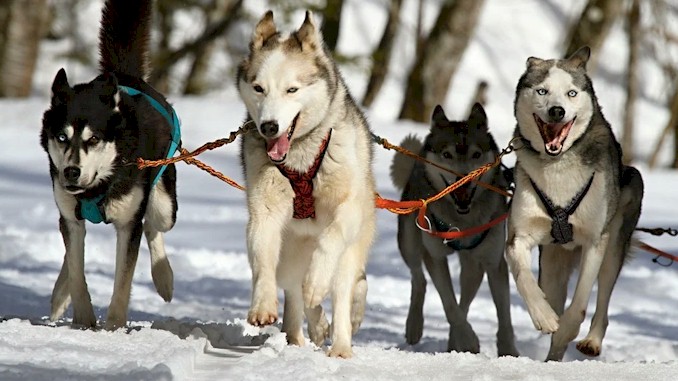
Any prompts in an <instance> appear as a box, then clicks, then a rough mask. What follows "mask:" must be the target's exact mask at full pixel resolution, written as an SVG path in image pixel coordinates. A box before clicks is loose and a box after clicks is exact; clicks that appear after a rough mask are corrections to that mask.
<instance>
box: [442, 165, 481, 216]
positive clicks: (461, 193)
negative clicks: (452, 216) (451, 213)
mask: <svg viewBox="0 0 678 381" xmlns="http://www.w3.org/2000/svg"><path fill="white" fill-rule="evenodd" d="M440 177H442V179H443V182H444V183H445V185H446V186H448V187H449V186H450V185H451V184H450V182H449V181H447V179H446V178H445V176H443V175H442V174H441V175H440ZM459 180H461V177H457V180H456V181H459ZM475 192H476V187H475V185H474V184H471V182H467V183H466V184H464V185H462V186H460V187H459V188H457V189H455V190H453V191H452V194H451V195H452V199H453V200H454V203H455V204H456V205H457V213H459V214H468V212H470V211H471V201H473V196H474V194H475Z"/></svg>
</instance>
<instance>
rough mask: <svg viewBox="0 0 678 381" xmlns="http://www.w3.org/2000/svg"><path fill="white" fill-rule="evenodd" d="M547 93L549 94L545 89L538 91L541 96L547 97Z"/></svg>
mask: <svg viewBox="0 0 678 381" xmlns="http://www.w3.org/2000/svg"><path fill="white" fill-rule="evenodd" d="M546 93H548V91H546V89H544V88H541V89H537V94H539V95H546Z"/></svg>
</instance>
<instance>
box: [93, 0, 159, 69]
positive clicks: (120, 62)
mask: <svg viewBox="0 0 678 381" xmlns="http://www.w3.org/2000/svg"><path fill="white" fill-rule="evenodd" d="M152 15H153V0H133V1H129V0H106V2H105V4H104V8H103V11H102V14H101V29H100V30H99V54H100V61H99V68H100V69H101V72H102V73H106V72H111V73H120V74H125V75H129V76H132V77H135V78H141V79H145V78H146V75H147V74H148V73H147V70H148V50H149V43H150V33H151V19H152Z"/></svg>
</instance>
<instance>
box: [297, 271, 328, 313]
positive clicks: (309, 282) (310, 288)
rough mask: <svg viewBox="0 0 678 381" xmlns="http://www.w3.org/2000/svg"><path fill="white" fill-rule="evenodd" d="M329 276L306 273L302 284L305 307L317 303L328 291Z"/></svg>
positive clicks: (313, 305) (311, 306) (310, 306)
mask: <svg viewBox="0 0 678 381" xmlns="http://www.w3.org/2000/svg"><path fill="white" fill-rule="evenodd" d="M330 281H331V278H330V277H328V276H326V275H325V276H314V275H313V274H308V275H306V279H305V280H304V283H303V285H302V291H303V294H304V305H305V307H306V308H314V307H315V306H317V305H319V304H320V303H321V302H322V301H323V299H325V297H326V296H327V294H328V293H329V292H330Z"/></svg>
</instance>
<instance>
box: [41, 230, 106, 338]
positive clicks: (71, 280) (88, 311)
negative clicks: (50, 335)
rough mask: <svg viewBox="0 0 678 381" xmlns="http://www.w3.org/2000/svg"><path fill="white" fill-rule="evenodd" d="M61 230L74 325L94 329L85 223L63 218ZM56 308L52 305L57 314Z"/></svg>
mask: <svg viewBox="0 0 678 381" xmlns="http://www.w3.org/2000/svg"><path fill="white" fill-rule="evenodd" d="M59 229H60V230H61V235H62V236H63V240H64V244H65V246H66V256H65V258H64V260H65V262H66V264H67V270H66V272H65V274H64V275H68V289H69V292H70V295H71V299H72V301H73V325H74V326H79V327H85V328H94V326H95V325H96V322H97V319H96V317H95V316H94V310H93V309H92V301H91V299H90V295H89V291H88V290H87V282H86V280H85V222H84V221H78V220H67V219H65V218H63V217H61V218H60V219H59ZM62 272H63V271H62ZM60 275H61V274H60ZM58 288H60V285H59V279H58V278H57V284H55V291H57V289H58ZM55 307H56V309H58V307H59V306H58V305H52V311H53V312H55Z"/></svg>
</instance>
